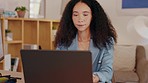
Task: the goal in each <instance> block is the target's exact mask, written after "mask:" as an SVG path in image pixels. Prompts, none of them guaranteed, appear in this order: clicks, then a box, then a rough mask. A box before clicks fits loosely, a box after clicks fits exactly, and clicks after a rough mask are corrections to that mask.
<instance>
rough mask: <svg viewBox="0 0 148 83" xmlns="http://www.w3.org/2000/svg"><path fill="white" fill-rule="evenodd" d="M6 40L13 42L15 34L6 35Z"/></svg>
mask: <svg viewBox="0 0 148 83" xmlns="http://www.w3.org/2000/svg"><path fill="white" fill-rule="evenodd" d="M6 40H7V41H12V40H13V33H6Z"/></svg>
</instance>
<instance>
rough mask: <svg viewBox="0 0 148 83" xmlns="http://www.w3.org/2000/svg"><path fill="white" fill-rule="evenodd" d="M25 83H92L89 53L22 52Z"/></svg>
mask: <svg viewBox="0 0 148 83" xmlns="http://www.w3.org/2000/svg"><path fill="white" fill-rule="evenodd" d="M21 59H22V65H23V72H24V78H25V83H92V82H93V81H92V59H91V53H90V52H89V51H57V50H21Z"/></svg>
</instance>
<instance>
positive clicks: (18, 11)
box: [15, 6, 27, 18]
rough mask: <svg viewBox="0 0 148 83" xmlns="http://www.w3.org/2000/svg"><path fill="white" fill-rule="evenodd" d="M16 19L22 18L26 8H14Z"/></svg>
mask: <svg viewBox="0 0 148 83" xmlns="http://www.w3.org/2000/svg"><path fill="white" fill-rule="evenodd" d="M15 11H16V12H17V15H18V17H21V18H24V16H25V13H26V11H27V8H26V7H25V6H18V7H16V8H15Z"/></svg>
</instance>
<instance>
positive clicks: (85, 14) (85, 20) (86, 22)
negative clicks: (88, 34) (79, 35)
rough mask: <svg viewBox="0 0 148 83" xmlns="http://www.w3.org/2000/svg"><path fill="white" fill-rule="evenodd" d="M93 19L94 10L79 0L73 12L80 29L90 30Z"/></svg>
mask: <svg viewBox="0 0 148 83" xmlns="http://www.w3.org/2000/svg"><path fill="white" fill-rule="evenodd" d="M91 19H92V12H91V9H90V8H89V6H87V4H85V3H83V2H78V3H77V4H76V5H75V6H74V8H73V13H72V20H73V23H74V25H75V27H76V28H77V29H78V31H80V32H83V31H86V30H89V28H90V22H91Z"/></svg>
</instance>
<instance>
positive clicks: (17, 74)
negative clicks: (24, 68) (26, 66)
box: [0, 70, 25, 83]
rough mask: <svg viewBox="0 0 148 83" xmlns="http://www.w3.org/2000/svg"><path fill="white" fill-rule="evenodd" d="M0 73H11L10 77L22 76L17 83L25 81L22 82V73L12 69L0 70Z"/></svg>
mask: <svg viewBox="0 0 148 83" xmlns="http://www.w3.org/2000/svg"><path fill="white" fill-rule="evenodd" d="M0 73H1V74H2V75H11V77H19V78H22V79H21V80H17V83H25V82H24V75H23V73H22V72H13V71H5V70H0Z"/></svg>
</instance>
